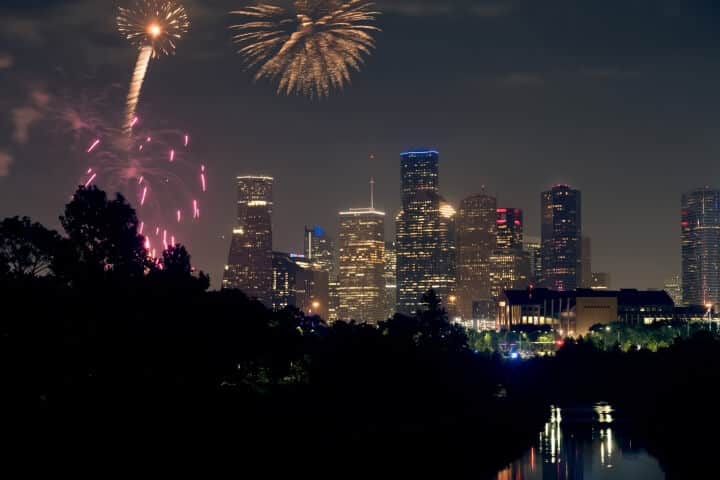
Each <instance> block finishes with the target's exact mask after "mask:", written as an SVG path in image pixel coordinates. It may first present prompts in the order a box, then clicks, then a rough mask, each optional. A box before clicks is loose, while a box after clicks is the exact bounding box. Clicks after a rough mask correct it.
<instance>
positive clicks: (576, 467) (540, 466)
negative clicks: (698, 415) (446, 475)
mask: <svg viewBox="0 0 720 480" xmlns="http://www.w3.org/2000/svg"><path fill="white" fill-rule="evenodd" d="M614 414H615V412H614V410H613V408H612V407H611V406H610V405H607V404H596V405H592V406H588V407H573V408H559V407H552V408H551V411H550V417H549V419H548V421H547V423H546V424H545V428H544V429H543V431H541V432H539V434H538V437H537V440H536V441H535V443H534V445H533V446H532V447H530V449H529V450H528V451H527V452H526V453H525V454H524V455H523V456H522V457H520V458H519V459H517V460H516V461H514V462H513V463H512V464H510V465H508V466H507V468H505V469H503V470H501V471H500V472H498V475H497V480H554V479H558V480H615V479H643V480H661V479H664V478H665V474H664V473H663V471H662V469H661V468H660V465H659V463H658V461H657V460H656V459H655V458H653V457H652V456H651V455H650V454H648V453H647V452H646V451H645V450H643V449H640V448H637V447H636V446H633V441H632V438H631V437H630V435H628V434H627V433H626V431H625V429H623V422H619V421H618V420H617V419H616V418H615V415H614Z"/></svg>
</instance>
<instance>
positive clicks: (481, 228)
mask: <svg viewBox="0 0 720 480" xmlns="http://www.w3.org/2000/svg"><path fill="white" fill-rule="evenodd" d="M496 216H497V199H496V198H495V197H491V196H489V195H486V194H484V193H481V194H478V195H473V196H471V197H468V198H465V199H463V200H462V202H460V209H459V210H458V216H457V269H456V271H457V304H458V313H459V315H460V316H461V317H462V318H463V319H464V320H469V319H472V318H474V317H475V316H476V315H474V314H473V312H475V314H477V313H478V312H480V311H484V310H488V312H487V315H490V314H491V312H490V311H489V309H488V308H485V309H484V310H483V305H485V307H487V306H488V305H491V300H492V295H491V291H490V290H491V289H490V256H491V255H492V252H493V250H494V249H495V246H496V243H497V240H496V237H497V228H496V227H497V223H496V218H497V217H496ZM473 304H475V305H476V308H473Z"/></svg>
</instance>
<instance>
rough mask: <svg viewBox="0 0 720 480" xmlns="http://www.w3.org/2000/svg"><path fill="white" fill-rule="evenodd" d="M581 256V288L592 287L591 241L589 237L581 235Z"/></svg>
mask: <svg viewBox="0 0 720 480" xmlns="http://www.w3.org/2000/svg"><path fill="white" fill-rule="evenodd" d="M581 251H582V258H581V261H580V263H582V267H581V275H582V279H581V281H580V287H581V288H592V282H593V273H592V241H591V240H590V237H582V250H581Z"/></svg>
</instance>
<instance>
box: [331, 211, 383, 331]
mask: <svg viewBox="0 0 720 480" xmlns="http://www.w3.org/2000/svg"><path fill="white" fill-rule="evenodd" d="M384 237H385V214H384V213H383V212H379V211H377V210H375V209H374V208H356V209H350V210H349V211H347V212H340V235H339V242H338V246H339V250H338V252H339V260H340V270H339V274H338V287H337V290H338V298H339V306H338V319H340V320H346V321H350V320H354V321H357V322H361V323H378V322H380V321H382V320H386V318H385V309H384V308H383V303H384V299H385V277H384V274H385V271H384V260H385V259H384V256H385V239H384Z"/></svg>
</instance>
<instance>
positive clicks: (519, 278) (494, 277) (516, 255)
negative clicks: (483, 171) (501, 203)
mask: <svg viewBox="0 0 720 480" xmlns="http://www.w3.org/2000/svg"><path fill="white" fill-rule="evenodd" d="M496 213H497V216H496V220H495V223H496V229H497V242H496V246H495V250H494V251H493V253H492V255H491V256H490V285H491V295H492V298H493V300H499V299H500V297H501V296H502V294H503V291H504V290H517V289H523V288H527V286H528V284H529V277H530V257H529V256H528V255H527V253H525V251H524V250H523V226H524V224H523V212H522V210H520V209H519V208H498V209H497V210H496Z"/></svg>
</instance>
